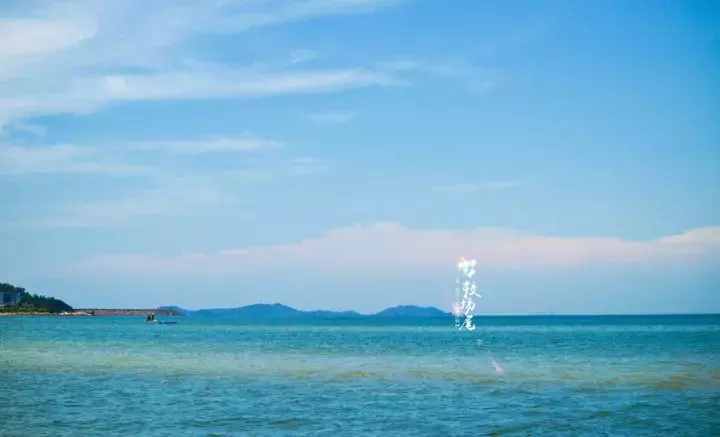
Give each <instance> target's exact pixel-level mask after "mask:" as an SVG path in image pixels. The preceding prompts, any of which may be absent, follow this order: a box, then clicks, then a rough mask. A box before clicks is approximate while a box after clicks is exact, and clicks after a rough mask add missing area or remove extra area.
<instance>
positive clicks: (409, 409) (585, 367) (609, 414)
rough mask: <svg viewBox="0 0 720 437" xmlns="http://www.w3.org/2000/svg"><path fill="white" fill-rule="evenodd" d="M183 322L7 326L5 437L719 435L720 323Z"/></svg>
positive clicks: (1, 369)
mask: <svg viewBox="0 0 720 437" xmlns="http://www.w3.org/2000/svg"><path fill="white" fill-rule="evenodd" d="M177 320H178V322H179V324H177V325H146V324H145V323H144V322H143V321H142V319H140V318H123V317H108V318H103V317H95V318H92V317H86V318H52V317H20V318H7V317H5V318H0V434H2V435H18V436H21V435H22V436H26V435H115V434H117V435H173V436H175V435H209V434H210V435H211V434H215V435H227V434H230V435H232V434H237V435H303V434H307V435H342V436H345V435H358V434H361V435H373V434H375V435H485V434H494V435H537V434H544V433H547V434H560V435H562V434H565V435H578V434H585V435H699V436H700V435H702V436H707V435H719V434H720V316H654V317H649V316H646V317H634V316H623V317H620V316H617V317H487V318H480V319H477V320H478V323H479V326H478V329H477V330H476V331H475V332H473V333H466V332H464V333H460V332H457V331H455V330H454V328H452V327H451V323H452V321H448V323H447V324H445V323H440V324H438V323H434V324H426V325H425V326H423V325H418V324H417V323H420V322H417V323H416V324H415V325H411V326H402V325H379V324H365V325H357V324H356V325H349V324H339V325H331V324H324V325H318V326H313V325H307V324H306V325H300V326H287V325H270V326H261V325H250V326H244V325H241V324H234V323H233V322H229V321H227V320H222V321H218V320H212V319H199V318H193V317H187V318H178V319H177ZM493 360H494V361H495V363H497V365H498V366H499V368H498V369H496V367H495V366H494V365H493Z"/></svg>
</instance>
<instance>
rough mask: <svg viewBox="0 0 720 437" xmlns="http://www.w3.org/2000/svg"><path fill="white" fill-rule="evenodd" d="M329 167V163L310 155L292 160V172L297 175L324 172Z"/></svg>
mask: <svg viewBox="0 0 720 437" xmlns="http://www.w3.org/2000/svg"><path fill="white" fill-rule="evenodd" d="M327 169H328V163H327V162H325V161H324V160H322V159H318V158H313V157H309V156H305V157H301V158H295V159H293V160H292V161H291V162H290V173H291V174H293V175H296V176H304V175H311V174H316V173H322V172H324V171H326V170H327Z"/></svg>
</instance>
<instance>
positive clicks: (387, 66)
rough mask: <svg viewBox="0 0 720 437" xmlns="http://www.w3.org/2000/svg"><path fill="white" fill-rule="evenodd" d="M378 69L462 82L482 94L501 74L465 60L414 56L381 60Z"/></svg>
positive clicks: (471, 89)
mask: <svg viewBox="0 0 720 437" xmlns="http://www.w3.org/2000/svg"><path fill="white" fill-rule="evenodd" d="M378 69H379V70H381V71H386V72H388V73H392V74H400V73H402V74H403V75H404V76H407V75H410V76H425V77H428V78H436V79H441V80H445V81H448V83H460V84H463V85H464V86H465V87H466V88H467V89H468V90H469V91H471V92H473V93H477V94H483V93H486V92H488V91H491V90H492V89H494V88H495V87H497V86H498V84H500V83H501V82H502V79H503V75H502V74H501V71H499V70H498V69H497V68H488V67H484V66H480V65H475V64H472V63H470V62H468V61H466V60H456V59H435V60H426V59H418V58H414V57H400V58H396V59H393V60H390V61H386V62H381V63H380V64H379V65H378Z"/></svg>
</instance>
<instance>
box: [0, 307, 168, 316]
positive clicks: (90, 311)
mask: <svg viewBox="0 0 720 437" xmlns="http://www.w3.org/2000/svg"><path fill="white" fill-rule="evenodd" d="M149 314H155V315H156V316H164V317H172V316H179V315H181V314H179V313H177V312H175V311H172V310H166V309H153V308H79V309H76V310H74V311H65V312H60V313H49V312H40V311H13V312H0V317H22V316H44V317H114V316H123V317H147V316H148V315H149Z"/></svg>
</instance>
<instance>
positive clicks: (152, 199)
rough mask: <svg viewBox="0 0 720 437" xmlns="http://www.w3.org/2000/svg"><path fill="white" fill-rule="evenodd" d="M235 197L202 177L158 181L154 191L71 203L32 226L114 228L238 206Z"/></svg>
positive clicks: (149, 190)
mask: <svg viewBox="0 0 720 437" xmlns="http://www.w3.org/2000/svg"><path fill="white" fill-rule="evenodd" d="M236 204H237V199H236V197H235V196H233V195H231V194H229V193H227V192H226V191H224V190H221V189H218V188H216V187H215V186H214V185H213V184H209V183H207V182H206V181H203V180H202V179H201V178H196V177H187V178H178V177H176V178H160V179H159V180H157V181H156V183H155V186H154V187H153V188H149V189H145V190H142V191H140V192H135V193H129V194H127V195H125V196H121V197H119V198H117V197H115V198H111V199H104V200H93V201H86V202H77V201H76V202H73V203H72V204H68V205H66V206H65V207H64V208H62V209H60V210H59V211H56V212H55V213H54V214H53V215H52V216H50V217H47V218H44V219H40V220H38V221H36V222H33V223H32V225H34V226H39V227H50V228H113V227H119V226H127V225H132V224H133V223H137V220H138V219H148V218H153V217H154V218H159V217H161V218H167V217H173V218H178V217H184V216H191V215H196V214H197V212H198V211H208V210H218V209H221V208H224V210H227V209H228V208H231V207H235V206H237V205H236Z"/></svg>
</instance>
